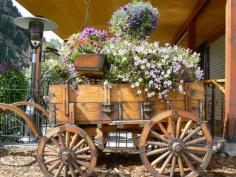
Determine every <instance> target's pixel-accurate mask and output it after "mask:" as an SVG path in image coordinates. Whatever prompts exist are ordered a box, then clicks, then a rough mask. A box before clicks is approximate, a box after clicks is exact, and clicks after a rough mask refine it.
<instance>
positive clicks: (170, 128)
mask: <svg viewBox="0 0 236 177" xmlns="http://www.w3.org/2000/svg"><path fill="white" fill-rule="evenodd" d="M167 130H168V134H170V137H171V138H172V139H174V138H175V133H174V126H173V122H172V119H171V117H169V118H168V129H167Z"/></svg>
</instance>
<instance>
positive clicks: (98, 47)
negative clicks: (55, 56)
mask: <svg viewBox="0 0 236 177" xmlns="http://www.w3.org/2000/svg"><path fill="white" fill-rule="evenodd" d="M106 40H107V32H106V31H105V30H96V29H95V28H85V29H84V30H83V31H82V32H81V33H77V34H73V35H72V36H71V37H70V38H69V40H68V41H67V43H66V44H65V46H64V48H63V59H64V60H65V61H66V62H67V63H72V64H73V65H74V68H75V70H76V71H78V73H79V74H80V75H83V76H86V77H89V78H101V77H103V75H104V72H103V69H104V65H105V55H104V54H102V49H103V46H104V43H105V42H106Z"/></svg>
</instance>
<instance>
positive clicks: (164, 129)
mask: <svg viewBox="0 0 236 177" xmlns="http://www.w3.org/2000/svg"><path fill="white" fill-rule="evenodd" d="M158 126H159V127H160V129H161V131H162V133H164V135H165V136H166V137H167V138H168V139H171V137H170V135H169V134H168V132H167V130H166V128H165V127H164V126H163V124H162V123H161V122H159V123H158Z"/></svg>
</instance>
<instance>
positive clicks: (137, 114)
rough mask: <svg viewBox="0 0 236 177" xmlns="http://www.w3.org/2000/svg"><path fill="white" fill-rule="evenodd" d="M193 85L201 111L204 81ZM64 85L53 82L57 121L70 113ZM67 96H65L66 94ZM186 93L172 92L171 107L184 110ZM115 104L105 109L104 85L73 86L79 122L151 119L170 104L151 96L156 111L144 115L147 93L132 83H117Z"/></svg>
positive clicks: (192, 92) (71, 100)
mask: <svg viewBox="0 0 236 177" xmlns="http://www.w3.org/2000/svg"><path fill="white" fill-rule="evenodd" d="M189 88H190V91H189V93H190V97H191V101H190V111H193V112H195V113H196V115H198V112H199V111H198V109H199V104H198V103H199V100H201V99H204V91H203V85H202V83H189ZM63 89H64V86H62V85H61V86H60V85H59V86H51V87H50V92H51V93H53V96H52V97H51V99H50V102H51V103H56V116H57V121H61V122H68V120H69V117H68V116H67V115H66V112H65V105H64V98H65V95H64V94H63V92H64V91H63ZM63 97H64V98H63ZM184 98H185V96H184V95H181V94H176V93H172V94H170V96H169V97H168V98H167V99H168V100H170V107H169V108H170V109H177V110H184V109H185V99H184ZM111 101H112V107H111V110H112V112H111V113H104V112H103V102H104V89H103V85H82V86H79V87H78V88H77V89H75V88H73V87H71V86H70V88H69V100H68V106H69V104H70V103H74V111H75V113H74V115H75V122H88V123H94V122H101V123H102V122H111V121H115V120H124V121H126V120H141V119H142V118H144V119H150V118H152V117H153V116H154V115H156V114H158V113H160V112H162V111H165V110H167V109H169V108H168V105H167V104H166V102H162V101H161V100H160V99H158V98H157V97H154V98H152V99H151V103H152V105H151V108H152V112H150V113H144V117H142V111H141V104H142V102H143V101H145V97H144V95H141V96H137V95H136V92H135V90H134V89H131V88H130V85H117V86H114V87H113V88H112V90H111Z"/></svg>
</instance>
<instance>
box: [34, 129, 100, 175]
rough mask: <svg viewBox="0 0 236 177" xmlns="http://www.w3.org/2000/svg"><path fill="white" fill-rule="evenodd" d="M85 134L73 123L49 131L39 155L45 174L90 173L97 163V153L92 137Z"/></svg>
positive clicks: (40, 145)
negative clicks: (72, 124)
mask: <svg viewBox="0 0 236 177" xmlns="http://www.w3.org/2000/svg"><path fill="white" fill-rule="evenodd" d="M85 135H86V132H84V131H83V130H82V129H80V128H78V127H75V126H71V125H64V126H61V127H57V128H56V129H55V130H52V132H50V131H49V132H48V134H47V135H46V137H47V138H45V139H44V138H43V139H42V140H41V141H40V143H39V148H38V155H37V156H38V158H39V160H38V162H39V166H40V168H41V170H42V172H43V173H44V176H54V177H55V176H64V177H67V176H68V177H69V176H71V177H76V176H78V174H77V173H79V174H80V176H86V175H89V174H90V173H91V172H92V170H93V169H94V167H95V165H96V160H97V156H96V154H97V153H96V148H95V145H94V143H93V142H92V140H91V138H89V137H88V136H87V135H86V136H85ZM77 142H78V143H77ZM50 143H53V145H49V144H50ZM53 148H54V149H55V148H56V149H58V150H56V151H53ZM48 150H50V151H48Z"/></svg>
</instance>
